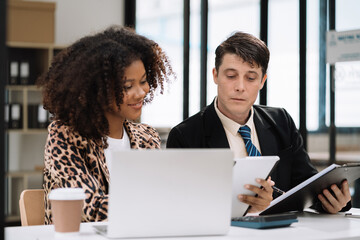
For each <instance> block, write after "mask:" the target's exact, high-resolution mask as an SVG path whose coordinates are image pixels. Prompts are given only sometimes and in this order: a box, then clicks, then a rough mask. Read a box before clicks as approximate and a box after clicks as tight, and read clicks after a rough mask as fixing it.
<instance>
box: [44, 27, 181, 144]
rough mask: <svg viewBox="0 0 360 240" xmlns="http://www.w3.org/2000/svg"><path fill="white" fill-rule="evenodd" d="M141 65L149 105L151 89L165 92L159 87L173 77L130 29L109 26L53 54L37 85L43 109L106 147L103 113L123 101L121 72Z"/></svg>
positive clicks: (154, 47) (160, 56)
mask: <svg viewBox="0 0 360 240" xmlns="http://www.w3.org/2000/svg"><path fill="white" fill-rule="evenodd" d="M136 60H141V61H142V62H143V64H144V66H145V71H146V79H147V82H148V83H149V86H150V92H149V93H148V95H147V96H146V98H145V102H146V103H148V102H151V101H152V99H153V97H154V91H155V89H157V88H159V87H160V92H161V93H162V92H163V90H164V82H165V81H168V80H169V77H170V75H173V74H174V73H173V71H172V68H171V66H170V63H169V60H168V58H167V56H166V55H165V53H164V52H163V50H162V49H161V48H160V47H159V46H158V44H157V43H155V42H154V41H152V40H149V39H148V38H146V37H144V36H141V35H138V34H136V33H135V32H134V31H133V30H132V29H129V28H125V27H119V26H112V27H110V28H108V29H106V30H105V31H103V32H101V33H98V34H95V35H93V36H86V37H84V38H81V39H80V40H78V41H77V42H75V43H74V44H72V45H71V46H69V47H68V48H66V49H64V50H62V51H61V52H60V53H58V54H57V55H56V56H55V57H54V59H53V61H52V64H51V66H50V68H49V70H48V72H47V73H45V74H44V75H43V76H41V77H40V78H39V79H38V81H37V84H38V85H39V86H40V87H42V89H43V90H42V91H43V104H44V108H45V109H46V110H48V111H49V112H50V113H51V114H52V115H53V117H52V120H57V121H60V122H61V123H63V124H66V125H68V126H70V127H71V128H72V129H73V130H75V131H77V132H78V133H79V134H81V135H82V136H83V137H86V138H90V139H93V140H95V141H100V142H101V143H103V144H104V145H105V146H107V144H106V136H107V135H108V134H109V124H108V121H107V119H106V117H105V111H111V110H112V106H113V105H112V104H113V102H114V100H115V102H116V105H117V106H118V107H119V108H120V104H121V103H122V101H123V97H124V86H123V84H124V70H125V68H126V67H128V66H129V65H130V64H131V63H132V62H134V61H136Z"/></svg>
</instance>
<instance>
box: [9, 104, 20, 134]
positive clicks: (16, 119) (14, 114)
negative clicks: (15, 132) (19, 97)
mask: <svg viewBox="0 0 360 240" xmlns="http://www.w3.org/2000/svg"><path fill="white" fill-rule="evenodd" d="M21 110H22V106H21V104H18V103H13V104H11V105H10V119H9V122H10V124H9V125H10V126H9V127H10V128H12V129H19V128H22V111H21Z"/></svg>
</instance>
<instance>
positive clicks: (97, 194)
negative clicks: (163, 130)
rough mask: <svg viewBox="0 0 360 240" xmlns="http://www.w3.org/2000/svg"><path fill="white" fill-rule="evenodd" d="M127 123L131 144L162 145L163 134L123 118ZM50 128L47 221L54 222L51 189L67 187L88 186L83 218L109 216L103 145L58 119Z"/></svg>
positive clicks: (46, 181)
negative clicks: (160, 135) (50, 196)
mask: <svg viewBox="0 0 360 240" xmlns="http://www.w3.org/2000/svg"><path fill="white" fill-rule="evenodd" d="M124 127H125V129H126V132H127V134H128V136H129V138H130V144H131V148H133V149H139V148H160V137H159V134H158V132H157V131H156V130H155V129H154V128H152V127H150V126H148V125H145V124H139V123H132V122H129V121H125V122H124ZM48 131H49V134H48V138H47V142H46V145H45V155H44V158H45V159H44V160H45V168H44V191H45V224H52V216H51V206H50V202H49V199H48V195H49V193H50V191H51V189H55V188H64V187H65V188H69V187H80V188H83V189H84V190H85V193H86V199H85V201H84V207H83V212H82V221H83V222H90V221H103V220H106V219H107V208H108V193H109V170H108V168H107V166H106V160H105V155H104V149H103V147H102V146H100V145H98V144H96V143H95V142H94V141H92V140H88V139H85V138H83V137H82V136H80V135H79V134H78V133H77V132H74V131H72V130H70V128H69V127H68V126H66V125H63V124H60V123H59V122H56V121H54V122H52V123H51V124H50V125H49V127H48Z"/></svg>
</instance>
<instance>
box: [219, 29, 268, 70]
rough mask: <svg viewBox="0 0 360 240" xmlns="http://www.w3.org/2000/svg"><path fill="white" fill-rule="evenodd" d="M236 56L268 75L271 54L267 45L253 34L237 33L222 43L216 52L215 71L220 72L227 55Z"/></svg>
mask: <svg viewBox="0 0 360 240" xmlns="http://www.w3.org/2000/svg"><path fill="white" fill-rule="evenodd" d="M227 53H230V54H236V55H237V56H239V57H241V58H242V59H243V60H244V61H245V62H247V63H249V64H251V65H254V64H256V65H258V66H259V67H261V70H262V73H263V75H265V74H266V71H267V67H268V63H269V58H270V52H269V49H268V48H267V46H266V44H265V43H264V42H263V41H261V40H260V39H258V38H256V37H254V36H253V35H251V34H248V33H244V32H235V33H234V34H232V35H231V36H230V37H229V38H228V39H226V40H225V41H224V42H222V43H221V44H220V45H219V46H218V47H217V48H216V50H215V54H216V57H215V69H216V71H219V67H220V65H221V64H222V60H223V57H224V55H225V54H227Z"/></svg>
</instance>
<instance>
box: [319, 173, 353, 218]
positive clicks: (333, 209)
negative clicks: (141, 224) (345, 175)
mask: <svg viewBox="0 0 360 240" xmlns="http://www.w3.org/2000/svg"><path fill="white" fill-rule="evenodd" d="M330 188H331V190H332V191H333V193H334V195H333V194H331V193H330V191H329V190H328V189H324V190H323V192H322V194H319V195H318V198H319V200H320V201H321V203H322V207H323V209H324V210H325V211H326V212H328V213H337V212H339V211H340V210H341V209H343V207H345V206H346V204H347V203H348V202H349V201H350V200H351V195H350V190H349V184H348V182H347V181H346V180H345V181H343V182H342V184H341V189H339V188H338V186H337V185H336V184H333V185H331V187H330Z"/></svg>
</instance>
